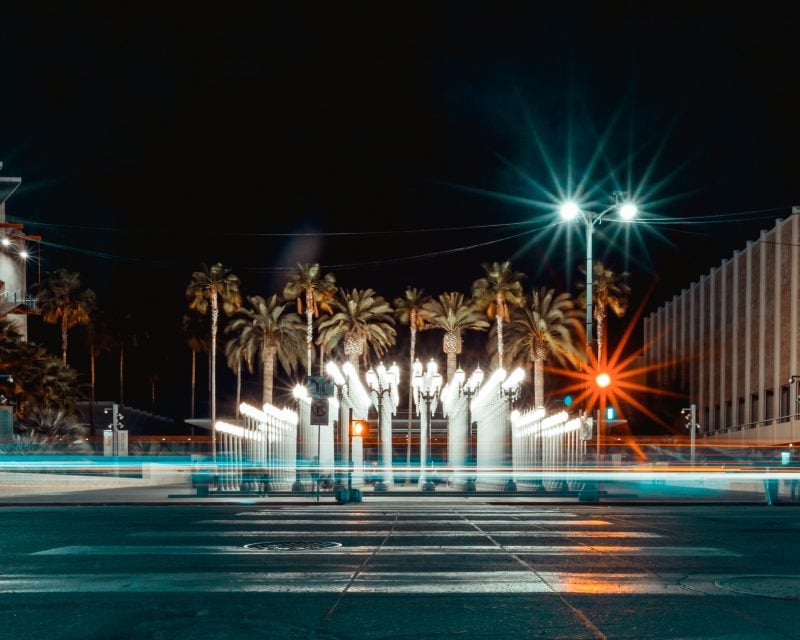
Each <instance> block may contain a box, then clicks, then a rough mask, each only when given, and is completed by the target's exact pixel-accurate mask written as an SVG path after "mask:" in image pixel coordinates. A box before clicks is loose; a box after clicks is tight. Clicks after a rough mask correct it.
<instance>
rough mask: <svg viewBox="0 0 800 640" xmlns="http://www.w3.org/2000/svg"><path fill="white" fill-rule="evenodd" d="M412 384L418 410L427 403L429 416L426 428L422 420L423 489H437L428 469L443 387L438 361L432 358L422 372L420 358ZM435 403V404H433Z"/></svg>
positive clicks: (420, 445) (427, 415)
mask: <svg viewBox="0 0 800 640" xmlns="http://www.w3.org/2000/svg"><path fill="white" fill-rule="evenodd" d="M411 384H412V385H413V389H414V398H415V400H416V402H417V412H419V410H420V404H421V403H422V402H424V403H425V415H426V417H427V424H426V426H425V430H423V428H422V423H421V421H420V430H419V431H420V437H419V462H420V471H421V473H422V476H421V477H420V481H423V478H424V484H423V485H422V490H423V491H435V490H436V485H435V484H434V482H433V480H432V479H431V478H430V477H429V476H428V474H427V472H426V469H427V468H428V467H429V466H431V465H432V462H433V461H432V458H431V425H432V424H433V414H434V412H435V411H436V402H437V401H438V400H439V390H440V389H441V388H442V376H441V374H440V373H439V368H438V366H437V365H436V361H435V360H434V359H433V358H431V360H430V362H428V366H427V367H426V369H425V373H424V374H423V372H422V364H421V363H420V361H419V360H417V361H416V362H415V363H414V370H413V377H412V379H411ZM431 405H433V406H431Z"/></svg>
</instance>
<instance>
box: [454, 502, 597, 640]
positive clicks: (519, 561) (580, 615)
mask: <svg viewBox="0 0 800 640" xmlns="http://www.w3.org/2000/svg"><path fill="white" fill-rule="evenodd" d="M458 515H459V516H460V517H461V518H462V519H463V520H464V521H465V522H466V523H467V524H469V525H470V526H472V527H474V528H475V529H476V530H477V531H479V532H480V533H482V534H483V535H484V536H486V539H487V540H489V542H491V543H492V544H493V545H495V546H496V547H497V548H498V549H501V550H502V551H504V552H505V553H507V554H508V556H509V557H510V558H512V559H513V560H514V561H515V562H516V563H517V564H519V565H521V566H523V567H525V569H527V570H528V571H530V572H531V573H532V574H533V575H535V576H536V577H537V578H538V579H539V580H541V581H542V582H543V583H544V584H547V581H546V580H545V579H544V578H542V576H541V575H539V572H538V571H536V569H534V568H533V567H532V566H531V565H530V563H528V562H526V561H525V560H523V559H522V558H520V557H519V556H518V555H517V554H516V553H514V552H512V551H509V550H508V549H506V548H505V546H504V545H503V544H502V543H500V542H498V541H497V540H495V539H494V537H492V534H491V533H489V532H488V531H485V530H483V529H482V528H481V527H480V526H478V525H477V524H476V523H474V522H473V521H472V520H470V519H469V518H467V517H466V516H464V515H463V514H461V513H459V514H458ZM537 528H538V529H540V530H543V531H544V530H545V529H544V527H541V526H537ZM587 546H588V545H587ZM554 595H555V597H556V598H558V599H559V600H560V601H561V602H562V604H563V605H564V606H565V607H567V608H569V609H570V610H571V611H572V613H573V614H575V617H576V618H578V620H580V622H581V624H583V626H584V627H586V629H587V630H589V631H590V632H591V633H593V634H594V636H595V638H597V639H598V640H608V636H607V635H606V634H604V633H603V632H602V631H601V630H600V629H599V628H598V627H597V626H596V625H595V624H594V623H593V622H592V621H591V620H590V619H589V617H588V616H587V615H586V614H585V613H584V612H583V611H581V610H580V609H579V608H578V607H576V606H575V605H573V604H572V603H570V602H569V601H568V600H567V599H566V598H564V596H562V595H560V594H554Z"/></svg>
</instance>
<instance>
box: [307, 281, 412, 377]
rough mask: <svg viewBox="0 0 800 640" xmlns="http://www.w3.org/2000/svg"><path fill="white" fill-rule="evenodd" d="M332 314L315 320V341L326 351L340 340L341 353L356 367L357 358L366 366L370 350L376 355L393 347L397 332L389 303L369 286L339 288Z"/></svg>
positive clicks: (381, 354)
mask: <svg viewBox="0 0 800 640" xmlns="http://www.w3.org/2000/svg"><path fill="white" fill-rule="evenodd" d="M331 303H332V306H333V314H332V315H331V317H330V318H325V319H324V320H322V321H321V322H320V323H319V338H318V339H317V342H318V343H319V345H320V346H321V347H322V348H323V350H324V351H326V352H328V353H330V352H332V351H333V349H335V348H336V346H337V345H339V343H340V342H343V343H344V353H345V356H347V358H348V359H349V360H350V362H351V363H352V364H353V366H354V367H355V368H356V369H358V366H359V358H362V359H363V362H364V366H365V368H366V367H367V366H369V351H370V349H371V350H372V352H373V353H374V354H375V357H376V358H380V357H381V356H383V354H384V353H386V351H387V349H389V347H392V346H394V344H395V342H396V337H397V332H396V331H395V328H394V326H393V325H394V322H395V321H394V316H393V315H392V307H391V305H390V304H389V303H388V302H387V301H386V300H385V299H384V298H383V296H379V295H376V294H375V291H373V290H372V289H353V290H352V291H350V292H347V291H344V290H342V291H339V295H337V296H335V297H334V298H333V300H332V301H331Z"/></svg>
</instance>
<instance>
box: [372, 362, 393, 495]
mask: <svg viewBox="0 0 800 640" xmlns="http://www.w3.org/2000/svg"><path fill="white" fill-rule="evenodd" d="M366 378H367V386H368V387H369V390H370V391H371V392H372V393H373V394H375V404H376V406H377V409H378V462H379V473H380V474H381V476H380V478H379V479H378V480H376V481H375V491H386V490H387V489H388V487H387V486H386V482H385V479H384V473H385V469H386V466H387V463H388V461H387V460H386V459H385V456H384V455H383V445H384V442H383V407H384V404H383V398H384V396H386V395H390V396H394V398H395V403H394V404H395V406H396V404H397V384H398V383H399V382H400V367H398V366H397V364H396V363H395V364H393V365H392V366H391V367H389V369H388V370H387V369H386V367H384V366H383V363H382V362H381V363H380V364H379V365H378V370H377V372H376V371H375V370H374V369H370V370H369V371H367V374H366ZM393 410H394V409H393ZM388 444H389V456H390V457H391V450H392V434H391V428H390V429H389V443H388ZM390 459H391V458H390Z"/></svg>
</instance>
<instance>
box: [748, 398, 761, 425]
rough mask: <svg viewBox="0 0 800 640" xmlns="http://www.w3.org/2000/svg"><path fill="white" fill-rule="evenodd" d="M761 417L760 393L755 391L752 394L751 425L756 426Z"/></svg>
mask: <svg viewBox="0 0 800 640" xmlns="http://www.w3.org/2000/svg"><path fill="white" fill-rule="evenodd" d="M760 419H761V414H760V412H759V411H758V394H757V393H754V394H753V395H751V396H750V425H751V426H755V425H756V423H757V422H758V421H759V420H760Z"/></svg>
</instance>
